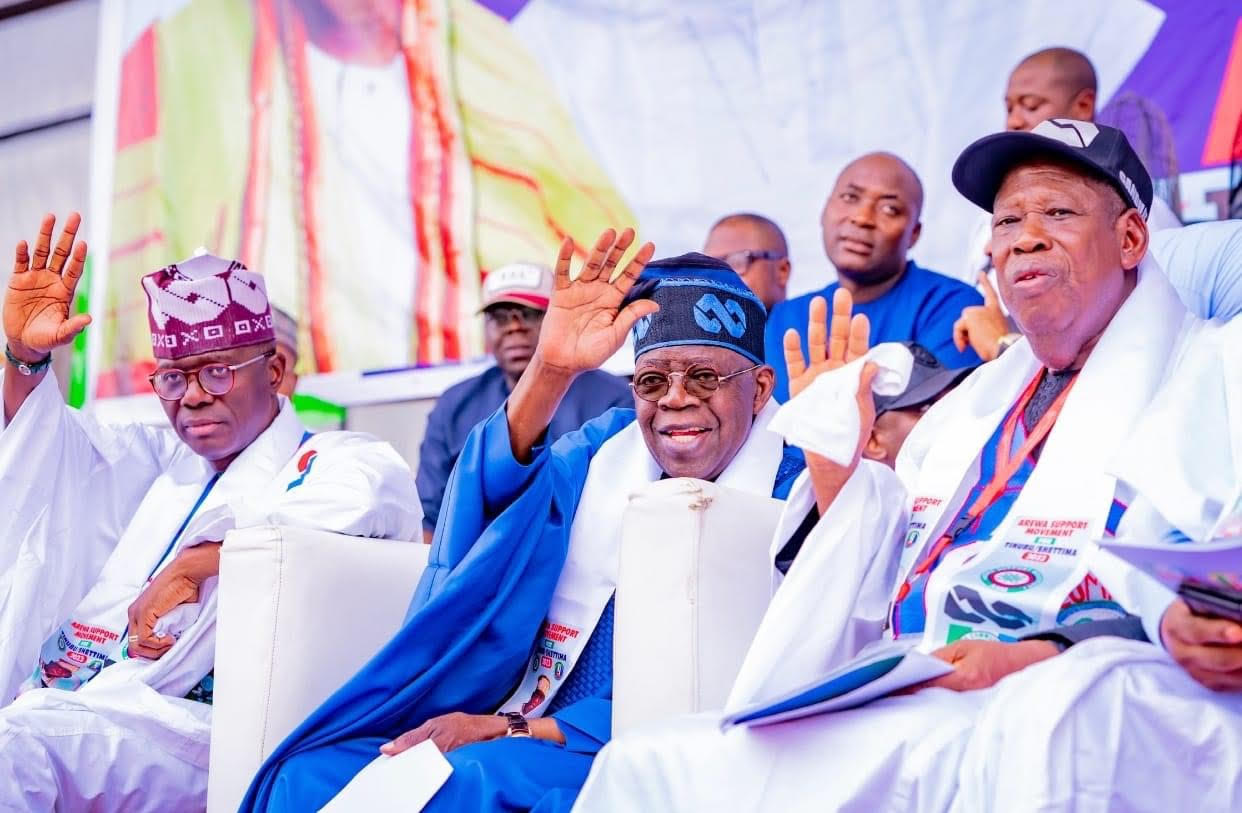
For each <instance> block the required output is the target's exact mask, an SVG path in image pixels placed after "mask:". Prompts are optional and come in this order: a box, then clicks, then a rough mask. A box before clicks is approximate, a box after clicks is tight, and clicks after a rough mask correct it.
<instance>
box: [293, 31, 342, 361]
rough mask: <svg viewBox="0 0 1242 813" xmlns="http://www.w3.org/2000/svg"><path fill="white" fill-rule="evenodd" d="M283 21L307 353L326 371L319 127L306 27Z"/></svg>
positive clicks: (327, 345) (327, 344) (329, 358)
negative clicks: (294, 128)
mask: <svg viewBox="0 0 1242 813" xmlns="http://www.w3.org/2000/svg"><path fill="white" fill-rule="evenodd" d="M281 16H282V18H283V23H284V32H285V37H284V42H285V48H284V51H285V58H286V59H288V60H289V62H290V67H291V70H290V74H291V75H292V77H293V85H294V87H293V96H294V98H293V103H294V105H295V106H296V107H297V114H298V119H299V121H300V125H299V126H300V132H299V133H298V146H299V148H300V153H301V154H300V156H299V158H300V159H301V160H300V161H299V167H300V169H301V174H302V240H303V243H304V245H305V246H306V273H307V279H306V287H307V312H308V314H309V316H310V338H311V353H312V354H313V355H314V357H315V369H316V371H318V372H321V373H322V372H329V371H331V370H332V369H334V367H335V365H334V363H333V359H332V347H331V343H330V341H329V337H328V312H327V309H326V308H325V305H324V292H323V289H324V279H323V265H322V262H321V260H320V257H319V231H318V229H316V228H315V226H316V224H318V223H319V206H318V202H319V140H318V138H317V134H318V132H319V130H318V129H317V127H316V122H315V106H314V100H313V99H312V98H311V88H310V72H309V68H308V67H307V65H306V47H307V46H306V29H305V27H304V26H303V24H302V18H301V17H300V16H299V15H297V14H294V13H290V12H289V11H288V10H286V12H285V13H284V14H283V15H281Z"/></svg>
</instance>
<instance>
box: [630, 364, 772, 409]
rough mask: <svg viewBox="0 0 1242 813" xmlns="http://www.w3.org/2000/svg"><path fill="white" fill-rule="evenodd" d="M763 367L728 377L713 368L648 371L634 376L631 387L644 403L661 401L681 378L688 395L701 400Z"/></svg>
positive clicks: (748, 368) (756, 366)
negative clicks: (740, 376) (668, 371)
mask: <svg viewBox="0 0 1242 813" xmlns="http://www.w3.org/2000/svg"><path fill="white" fill-rule="evenodd" d="M762 366H763V365H762V364H756V365H754V366H753V367H747V368H746V369H745V370H738V371H737V372H736V373H729V374H728V375H721V374H720V373H718V372H717V371H716V370H713V369H712V368H711V367H691V368H690V369H689V370H686V371H684V372H676V373H665V372H661V371H659V370H648V371H646V372H644V373H639V374H638V375H636V376H634V380H633V381H632V382H630V387H632V388H633V389H634V394H635V395H637V396H638V397H639V398H641V399H643V400H644V401H659V400H660V399H661V398H663V397H664V396H665V395H667V394H668V391H669V388H670V387H672V386H673V379H674V378H681V380H682V381H681V385H682V386H683V387H685V388H686V392H687V394H689V395H692V396H694V397H695V398H700V399H703V398H710V397H711V396H712V393H714V392H715V391H716V390H718V389H720V385H721V384H723V383H724V382H726V381H728V380H729V379H730V378H737V377H738V376H739V375H742V374H744V373H749V372H751V371H752V370H758V369H759V368H760V367H762Z"/></svg>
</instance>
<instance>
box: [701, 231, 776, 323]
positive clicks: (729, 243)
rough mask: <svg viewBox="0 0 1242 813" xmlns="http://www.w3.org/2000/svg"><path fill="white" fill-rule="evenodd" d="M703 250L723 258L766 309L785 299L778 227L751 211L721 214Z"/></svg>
mask: <svg viewBox="0 0 1242 813" xmlns="http://www.w3.org/2000/svg"><path fill="white" fill-rule="evenodd" d="M703 253H704V254H706V255H708V256H709V257H715V258H716V259H718V260H724V261H725V262H727V263H728V264H729V267H730V268H732V269H733V270H734V271H736V272H737V275H738V276H739V277H741V278H742V282H745V283H746V285H747V286H748V287H749V288H750V290H752V291H754V292H755V296H757V297H759V301H760V302H762V303H763V307H765V308H767V309H768V310H769V311H771V310H772V308H774V307H776V306H777V305H779V304H780V303H782V302H784V301H785V286H786V285H788V284H789V272H790V270H791V267H790V264H789V245H788V244H787V243H786V242H785V233H784V232H783V231H781V227H780V226H778V225H776V224H775V223H774V222H772V221H771V220H769V219H768V218H766V217H764V216H763V215H758V214H754V213H752V212H738V213H736V214H731V215H725V216H724V217H722V218H720V219H719V220H717V221H716V223H715V224H714V225H713V226H712V227H711V229H710V230H708V232H707V241H706V242H705V243H704V244H703Z"/></svg>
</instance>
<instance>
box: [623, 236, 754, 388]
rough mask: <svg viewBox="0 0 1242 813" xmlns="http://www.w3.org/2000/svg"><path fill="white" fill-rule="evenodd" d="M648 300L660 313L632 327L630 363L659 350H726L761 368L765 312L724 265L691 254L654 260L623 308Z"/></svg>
mask: <svg viewBox="0 0 1242 813" xmlns="http://www.w3.org/2000/svg"><path fill="white" fill-rule="evenodd" d="M636 299H650V300H653V301H655V302H656V303H658V304H659V306H660V311H659V313H654V314H651V315H650V316H644V317H643V318H642V319H639V320H638V323H637V324H635V325H634V358H635V359H637V358H638V357H639V356H641V355H642V354H643V353H646V352H647V351H649V350H655V349H656V348H659V347H676V346H679V345H709V346H712V347H725V348H728V349H729V350H732V351H734V352H735V353H739V354H741V355H743V356H745V357H746V358H748V359H750V360H751V361H753V362H754V363H755V364H762V363H763V330H764V326H765V325H766V324H767V320H768V313H767V311H766V310H765V309H764V307H763V303H762V302H760V301H759V298H758V297H757V296H755V295H754V294H753V293H752V292H751V290H750V289H749V288H747V287H746V283H744V282H742V278H741V277H739V276H738V275H737V272H736V271H734V270H733V269H732V268H730V267H729V265H728V263H726V262H724V261H723V260H717V259H716V258H715V257H708V256H707V255H706V254H699V253H698V252H691V253H689V254H683V255H681V256H680V257H670V258H668V259H665V260H654V261H652V262H650V263H648V264H647V267H646V268H645V269H643V273H642V275H641V276H640V277H639V278H638V281H637V282H635V283H634V287H633V288H631V289H630V293H629V295H628V296H627V297H626V304H629V303H630V302H633V301H634V300H636Z"/></svg>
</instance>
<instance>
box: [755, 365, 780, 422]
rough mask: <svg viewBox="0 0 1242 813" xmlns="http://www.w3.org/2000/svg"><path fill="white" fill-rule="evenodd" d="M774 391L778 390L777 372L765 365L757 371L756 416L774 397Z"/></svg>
mask: <svg viewBox="0 0 1242 813" xmlns="http://www.w3.org/2000/svg"><path fill="white" fill-rule="evenodd" d="M774 389H776V371H775V370H773V369H772V368H771V367H769V366H768V365H766V364H765V365H763V366H762V367H760V368H759V369H758V370H756V371H755V403H754V407H753V411H754V414H756V415H758V414H759V410H761V409H763V407H764V405H765V404H767V402H768V399H770V398H771V397H772V391H773V390H774Z"/></svg>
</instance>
